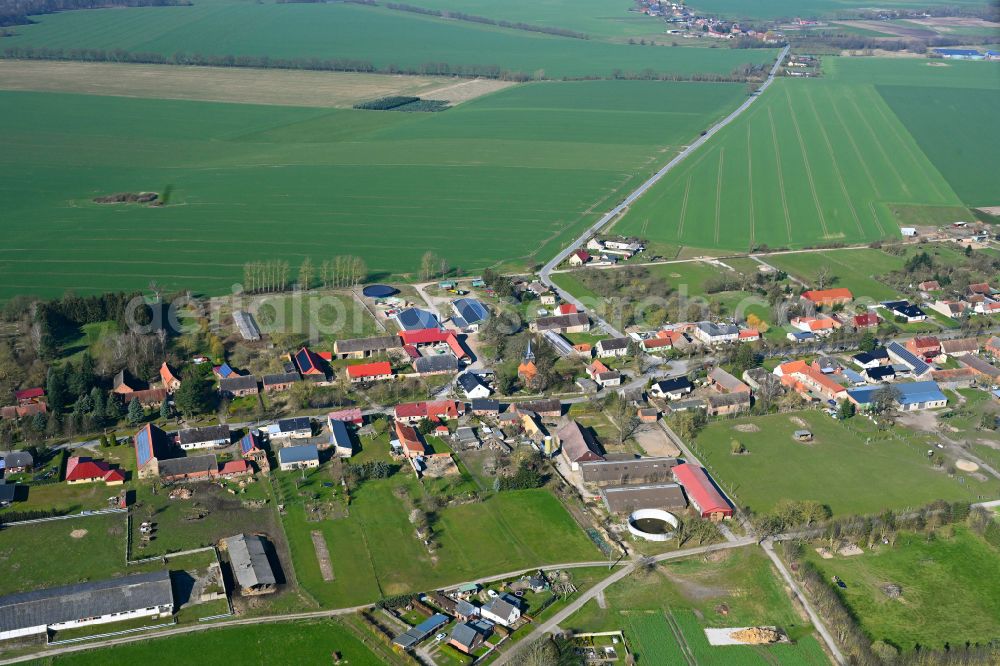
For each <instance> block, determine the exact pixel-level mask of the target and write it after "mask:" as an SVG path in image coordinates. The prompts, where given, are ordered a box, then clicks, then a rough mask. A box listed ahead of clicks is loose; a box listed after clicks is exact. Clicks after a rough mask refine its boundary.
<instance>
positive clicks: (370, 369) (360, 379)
mask: <svg viewBox="0 0 1000 666" xmlns="http://www.w3.org/2000/svg"><path fill="white" fill-rule="evenodd" d="M347 378H348V380H350V382H351V383H352V384H362V383H367V382H379V381H384V380H386V379H392V378H393V374H392V364H390V363H389V361H379V362H377V363H362V364H360V365H349V366H347Z"/></svg>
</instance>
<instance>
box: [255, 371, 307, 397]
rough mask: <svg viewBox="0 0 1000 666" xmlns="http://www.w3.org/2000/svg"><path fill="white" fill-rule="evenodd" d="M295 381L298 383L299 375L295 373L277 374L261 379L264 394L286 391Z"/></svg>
mask: <svg viewBox="0 0 1000 666" xmlns="http://www.w3.org/2000/svg"><path fill="white" fill-rule="evenodd" d="M297 381H299V373H297V372H279V373H277V374H273V375H264V377H263V379H262V383H263V384H264V393H278V392H280V391H287V390H288V389H290V388H292V385H293V384H294V383H295V382H297Z"/></svg>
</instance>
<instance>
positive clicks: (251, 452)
mask: <svg viewBox="0 0 1000 666" xmlns="http://www.w3.org/2000/svg"><path fill="white" fill-rule="evenodd" d="M239 446H240V455H241V456H243V459H244V460H246V461H248V462H251V463H253V465H254V467H256V468H257V470H258V471H260V472H264V473H265V474H266V473H267V472H269V471H271V463H270V462H268V460H267V452H266V451H265V450H264V449H262V448H261V446H260V442H259V441H258V440H257V435H255V434H254V433H253V432H248V433H247V434H245V435H243V437H242V438H241V439H240V442H239Z"/></svg>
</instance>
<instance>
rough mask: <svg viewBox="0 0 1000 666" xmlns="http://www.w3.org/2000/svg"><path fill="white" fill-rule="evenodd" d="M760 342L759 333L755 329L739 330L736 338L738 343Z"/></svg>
mask: <svg viewBox="0 0 1000 666" xmlns="http://www.w3.org/2000/svg"><path fill="white" fill-rule="evenodd" d="M759 340H760V331H758V330H757V329H756V328H741V329H740V335H739V338H738V341H739V342H757V341H759Z"/></svg>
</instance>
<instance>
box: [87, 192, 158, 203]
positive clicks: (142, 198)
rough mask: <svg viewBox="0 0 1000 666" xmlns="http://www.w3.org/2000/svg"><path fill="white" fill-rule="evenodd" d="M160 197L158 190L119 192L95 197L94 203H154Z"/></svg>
mask: <svg viewBox="0 0 1000 666" xmlns="http://www.w3.org/2000/svg"><path fill="white" fill-rule="evenodd" d="M159 198H160V195H159V194H157V193H156V192H119V193H118V194H108V195H105V196H103V197H94V203H99V204H116V203H146V204H152V203H153V202H154V201H156V200H157V199H159Z"/></svg>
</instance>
